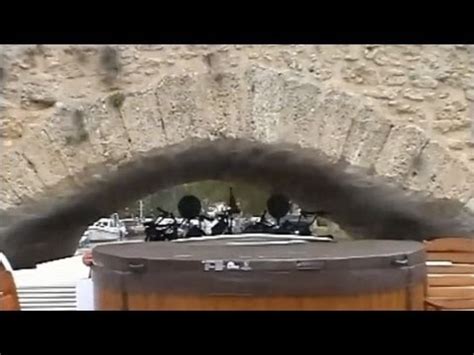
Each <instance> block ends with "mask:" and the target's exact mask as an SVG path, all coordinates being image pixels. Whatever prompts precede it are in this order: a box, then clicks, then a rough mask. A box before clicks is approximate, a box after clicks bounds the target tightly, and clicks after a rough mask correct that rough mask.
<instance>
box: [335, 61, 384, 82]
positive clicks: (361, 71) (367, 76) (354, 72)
mask: <svg viewBox="0 0 474 355" xmlns="http://www.w3.org/2000/svg"><path fill="white" fill-rule="evenodd" d="M341 74H342V78H343V79H344V80H345V81H347V82H349V83H354V84H366V85H378V84H379V78H378V73H377V71H376V70H375V69H373V68H370V67H367V66H366V65H365V64H357V65H348V66H346V67H344V68H343V70H342V72H341Z"/></svg>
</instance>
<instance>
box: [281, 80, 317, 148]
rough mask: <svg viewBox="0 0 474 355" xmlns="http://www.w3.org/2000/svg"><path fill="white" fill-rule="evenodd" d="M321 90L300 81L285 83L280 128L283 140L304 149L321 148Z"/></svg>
mask: <svg viewBox="0 0 474 355" xmlns="http://www.w3.org/2000/svg"><path fill="white" fill-rule="evenodd" d="M321 96H322V94H321V89H320V88H319V87H318V86H316V85H314V84H310V83H305V82H302V81H300V80H294V79H293V80H287V81H285V83H284V99H283V100H284V109H283V113H282V119H281V120H280V125H279V127H278V134H279V135H280V137H281V139H282V140H285V141H288V142H291V143H299V144H301V145H302V146H304V147H309V148H318V147H321V145H320V140H321V130H322V127H323V122H324V117H323V116H322V115H321V113H320V112H319V111H320V110H319V109H320V107H321Z"/></svg>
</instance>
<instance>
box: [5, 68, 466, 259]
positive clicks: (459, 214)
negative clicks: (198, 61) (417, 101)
mask: <svg viewBox="0 0 474 355" xmlns="http://www.w3.org/2000/svg"><path fill="white" fill-rule="evenodd" d="M49 110H50V111H49V113H48V117H47V118H46V119H45V120H44V121H42V125H41V126H38V127H37V128H36V129H30V130H28V131H26V132H24V134H23V136H22V139H21V140H19V141H18V142H16V143H15V144H13V145H11V146H8V147H5V148H4V149H3V150H2V152H1V157H0V161H1V170H0V210H1V214H0V216H1V222H0V250H3V251H4V252H5V253H6V254H7V255H8V257H9V258H10V259H11V260H12V263H13V264H14V265H15V266H17V267H19V266H29V265H33V264H34V263H37V262H41V261H45V260H50V259H53V258H59V257H64V256H67V255H71V254H72V253H74V251H75V248H76V246H77V243H78V240H79V238H80V236H81V234H82V232H83V230H84V229H85V227H86V226H87V225H88V224H89V223H91V222H93V221H95V220H96V219H97V218H98V217H100V216H103V215H107V214H109V213H111V212H113V211H115V210H117V209H119V208H121V207H123V206H124V205H126V204H127V203H130V202H132V201H135V200H137V199H139V198H142V197H144V196H146V195H148V194H150V193H152V192H154V191H156V190H157V189H160V188H165V187H170V186H173V185H176V184H180V183H185V182H191V181H198V180H204V179H221V180H237V181H246V182H252V183H255V184H266V185H270V186H271V187H272V188H274V189H276V190H279V191H285V192H287V193H288V194H289V195H290V196H291V197H292V198H293V199H295V200H296V201H298V202H300V203H302V204H304V205H306V206H311V207H317V208H320V209H324V210H326V211H327V212H328V213H329V215H330V218H331V219H333V220H334V221H336V222H338V223H339V224H340V225H341V226H342V227H343V228H344V229H346V230H348V231H349V232H352V233H353V234H354V235H357V236H361V237H366V238H395V239H404V238H405V239H415V240H422V239H424V238H430V237H435V236H446V235H453V234H456V235H469V234H470V233H471V232H472V230H473V229H474V223H472V221H471V220H472V215H471V212H470V209H469V208H468V207H469V203H468V202H469V201H470V199H471V197H472V193H473V189H474V185H473V184H472V182H473V181H474V176H473V174H472V172H471V171H470V170H469V169H468V167H466V166H465V165H464V163H463V162H462V161H460V160H457V159H455V158H454V157H453V156H452V155H451V154H450V153H449V152H448V151H447V150H446V149H445V148H444V147H443V146H442V145H440V144H439V143H437V142H436V141H434V140H431V139H430V136H429V134H428V133H427V132H426V131H424V130H423V129H422V128H420V127H419V126H417V125H414V124H405V123H404V124H400V123H397V122H395V121H392V120H390V119H389V118H388V117H386V116H385V115H384V114H383V113H381V112H380V111H379V110H378V109H377V107H374V106H373V105H372V104H371V103H370V102H369V101H368V100H367V99H366V97H365V96H362V95H357V94H354V93H350V92H347V91H345V90H341V89H340V88H339V89H338V87H337V86H331V85H330V84H326V83H321V82H314V81H312V80H311V78H307V77H305V76H301V75H297V74H295V73H294V72H292V71H288V70H286V71H285V70H277V69H273V68H268V67H265V66H261V65H249V66H248V67H247V68H244V70H242V71H241V72H240V74H239V73H235V72H226V71H223V72H219V73H218V74H215V73H212V72H200V73H196V72H182V73H174V74H169V75H165V76H163V77H162V78H161V79H160V80H159V81H158V82H156V83H152V84H150V85H147V84H144V85H143V87H142V88H141V89H139V90H112V92H110V93H106V94H104V95H98V96H97V97H95V98H94V99H91V100H89V101H87V102H82V103H81V104H80V105H78V104H75V103H69V102H67V101H65V102H62V103H56V104H55V105H53V106H52V107H50V108H49Z"/></svg>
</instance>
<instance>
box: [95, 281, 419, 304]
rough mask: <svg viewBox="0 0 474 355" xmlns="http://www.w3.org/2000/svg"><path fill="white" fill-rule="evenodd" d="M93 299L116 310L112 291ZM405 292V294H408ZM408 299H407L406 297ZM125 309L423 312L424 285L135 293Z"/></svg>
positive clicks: (99, 290) (97, 295)
mask: <svg viewBox="0 0 474 355" xmlns="http://www.w3.org/2000/svg"><path fill="white" fill-rule="evenodd" d="M97 289H98V292H97V294H96V297H97V298H98V299H99V302H97V303H96V304H97V305H98V308H99V309H109V310H110V309H120V307H121V306H122V304H121V303H120V302H118V301H117V300H118V299H121V295H119V294H118V293H117V292H115V291H110V290H106V289H100V286H98V287H97ZM408 291H409V292H408ZM408 297H409V298H410V300H408V299H407V298H408ZM126 300H127V309H129V310H407V309H413V310H423V309H424V301H425V285H424V284H420V285H417V286H414V287H412V288H411V289H410V290H407V289H398V290H392V291H388V292H379V293H372V294H360V295H347V296H338V295H334V296H317V295H315V296H313V297H307V296H305V297H293V296H285V295H275V296H269V297H238V296H198V295H196V296H193V295H187V296H183V295H170V294H157V293H149V294H145V293H135V294H129V295H127V297H126Z"/></svg>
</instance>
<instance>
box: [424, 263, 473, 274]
mask: <svg viewBox="0 0 474 355" xmlns="http://www.w3.org/2000/svg"><path fill="white" fill-rule="evenodd" d="M427 269H428V274H473V275H474V265H473V264H453V265H449V266H428V267H427Z"/></svg>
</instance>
